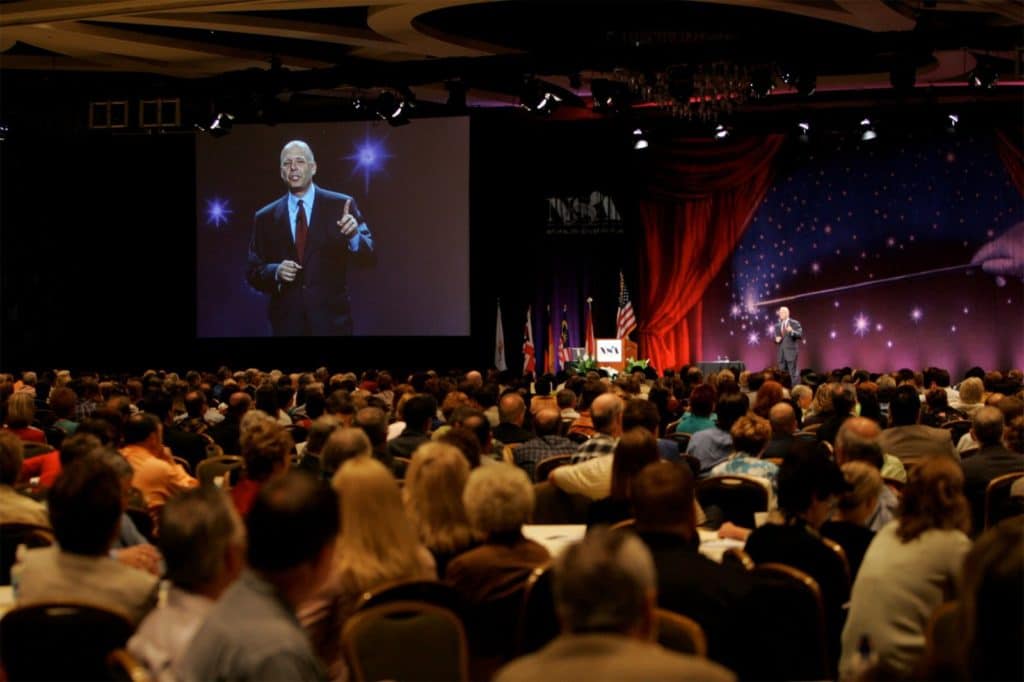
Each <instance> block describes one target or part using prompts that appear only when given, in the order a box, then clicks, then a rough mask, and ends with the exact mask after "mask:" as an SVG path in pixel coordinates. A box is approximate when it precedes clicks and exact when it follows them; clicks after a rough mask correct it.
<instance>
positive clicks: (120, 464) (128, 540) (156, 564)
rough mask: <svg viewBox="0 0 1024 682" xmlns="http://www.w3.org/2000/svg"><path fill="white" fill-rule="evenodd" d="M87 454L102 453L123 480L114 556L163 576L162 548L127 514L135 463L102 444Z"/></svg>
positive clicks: (128, 563)
mask: <svg viewBox="0 0 1024 682" xmlns="http://www.w3.org/2000/svg"><path fill="white" fill-rule="evenodd" d="M86 456H87V457H98V458H99V459H100V460H102V461H103V463H104V464H106V465H107V466H109V467H110V468H111V469H113V470H114V473H116V474H117V477H118V479H119V480H120V481H121V510H122V511H121V520H120V523H119V524H118V531H117V536H116V537H115V538H114V542H113V543H112V544H111V546H110V556H111V558H113V559H117V560H118V561H120V562H121V563H122V564H125V565H126V566H131V567H133V568H138V569H141V570H143V571H148V572H149V573H152V574H153V575H155V576H157V577H158V578H159V577H160V574H161V573H162V572H163V567H162V565H161V557H160V551H159V550H158V549H157V548H156V547H154V546H153V545H152V544H150V542H149V540H147V539H146V537H145V536H144V535H143V534H142V533H140V532H139V529H138V527H137V526H136V525H135V522H134V521H132V518H131V517H130V516H129V515H128V514H127V509H128V507H130V506H131V503H132V497H133V495H135V494H136V493H135V491H134V490H133V489H132V478H134V476H135V472H134V471H133V470H132V465H131V464H129V463H128V460H126V459H125V458H124V455H122V454H121V453H120V452H118V451H117V450H115V449H114V448H111V447H103V446H99V447H97V448H95V449H94V450H91V451H90V452H89V453H88V454H87V455H86Z"/></svg>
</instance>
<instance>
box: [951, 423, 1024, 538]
mask: <svg viewBox="0 0 1024 682" xmlns="http://www.w3.org/2000/svg"><path fill="white" fill-rule="evenodd" d="M1005 424H1006V422H1005V418H1004V416H1003V413H1002V411H1001V410H999V408H996V407H989V406H986V407H982V408H981V409H979V410H978V411H977V412H975V413H974V417H972V418H971V434H972V435H973V436H974V439H975V440H976V441H978V445H979V446H981V448H980V449H979V450H978V452H977V453H975V454H973V455H971V456H970V457H967V458H965V459H964V495H966V496H967V500H968V501H969V502H970V503H971V516H972V518H973V522H974V525H973V528H974V532H975V533H980V532H981V531H982V530H984V528H985V489H986V488H987V487H988V484H989V483H990V482H991V481H992V479H993V478H996V477H997V476H1002V475H1003V474H1009V473H1012V472H1015V471H1024V455H1021V454H1019V453H1016V452H1013V451H1012V450H1010V449H1008V448H1007V447H1006V446H1005V445H1003V436H1004V432H1005Z"/></svg>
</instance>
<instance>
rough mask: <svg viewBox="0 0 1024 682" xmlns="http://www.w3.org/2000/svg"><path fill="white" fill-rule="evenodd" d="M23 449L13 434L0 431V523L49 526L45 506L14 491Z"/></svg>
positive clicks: (20, 442)
mask: <svg viewBox="0 0 1024 682" xmlns="http://www.w3.org/2000/svg"><path fill="white" fill-rule="evenodd" d="M23 447H24V446H23V445H22V441H21V439H20V438H18V437H17V436H16V435H15V434H13V433H11V432H9V431H0V523H28V524H32V525H35V526H49V525H50V518H49V516H48V515H47V512H46V506H45V505H44V504H42V503H41V502H37V501H35V500H33V499H32V498H31V497H28V496H27V495H22V494H21V493H19V492H18V491H17V490H15V489H14V484H15V483H17V481H18V474H19V472H20V471H21V465H22V448H23Z"/></svg>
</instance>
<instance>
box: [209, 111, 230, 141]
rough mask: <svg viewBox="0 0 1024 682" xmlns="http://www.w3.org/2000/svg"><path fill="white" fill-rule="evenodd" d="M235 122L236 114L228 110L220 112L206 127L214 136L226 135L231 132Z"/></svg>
mask: <svg viewBox="0 0 1024 682" xmlns="http://www.w3.org/2000/svg"><path fill="white" fill-rule="evenodd" d="M234 123H235V115H234V114H231V113H228V112H226V111H222V112H218V113H217V115H216V116H214V117H213V120H212V121H211V122H210V125H209V126H208V127H207V128H206V132H208V133H210V135H213V136H214V137H224V136H225V135H227V134H228V133H230V132H231V127H232V126H233V125H234Z"/></svg>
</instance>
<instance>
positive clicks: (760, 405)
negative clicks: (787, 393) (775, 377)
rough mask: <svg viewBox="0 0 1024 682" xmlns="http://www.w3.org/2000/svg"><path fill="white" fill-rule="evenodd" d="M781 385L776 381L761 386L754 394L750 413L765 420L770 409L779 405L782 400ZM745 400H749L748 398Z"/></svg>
mask: <svg viewBox="0 0 1024 682" xmlns="http://www.w3.org/2000/svg"><path fill="white" fill-rule="evenodd" d="M782 391H783V389H782V384H780V383H779V382H777V381H766V382H764V383H763V384H761V387H760V388H758V389H757V392H756V393H755V394H754V401H753V405H751V407H750V411H751V412H753V413H754V414H756V415H757V416H758V417H761V418H762V419H767V418H768V414H769V413H770V412H771V410H772V408H773V407H774V406H775V405H777V404H779V403H781V402H782V399H783V392H782ZM747 400H750V398H749V397H748V398H747Z"/></svg>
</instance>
